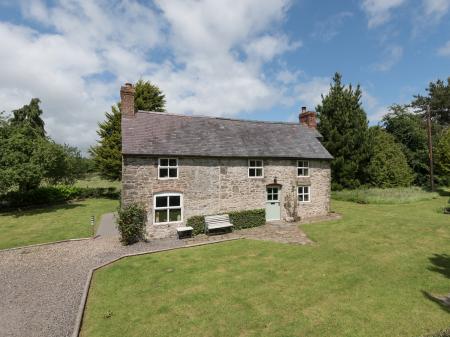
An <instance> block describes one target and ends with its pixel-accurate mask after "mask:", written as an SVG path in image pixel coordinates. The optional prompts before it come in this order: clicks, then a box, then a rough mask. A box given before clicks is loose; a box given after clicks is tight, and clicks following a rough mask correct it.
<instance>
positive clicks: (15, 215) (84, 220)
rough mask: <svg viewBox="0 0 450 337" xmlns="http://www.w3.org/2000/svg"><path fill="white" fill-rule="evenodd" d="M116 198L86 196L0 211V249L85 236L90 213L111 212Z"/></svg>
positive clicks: (89, 229) (97, 218) (88, 233)
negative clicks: (36, 206) (50, 203)
mask: <svg viewBox="0 0 450 337" xmlns="http://www.w3.org/2000/svg"><path fill="white" fill-rule="evenodd" d="M117 205H118V201H117V200H110V199H87V200H84V201H77V202H72V203H68V204H60V205H54V206H46V207H41V208H33V209H30V210H25V211H14V212H8V213H0V233H1V234H0V249H4V248H11V247H18V246H25V245H31V244H35V243H44V242H52V241H58V240H65V239H72V238H82V237H88V236H90V235H91V233H92V228H91V225H90V217H91V215H95V218H96V220H97V221H98V220H99V219H100V216H101V215H102V214H104V213H108V212H113V211H115V210H116V208H117Z"/></svg>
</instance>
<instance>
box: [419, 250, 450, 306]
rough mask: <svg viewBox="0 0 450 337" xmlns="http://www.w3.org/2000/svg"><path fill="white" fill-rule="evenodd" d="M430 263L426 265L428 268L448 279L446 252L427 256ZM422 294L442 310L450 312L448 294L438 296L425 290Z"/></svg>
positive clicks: (449, 274) (449, 259)
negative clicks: (430, 264) (428, 265)
mask: <svg viewBox="0 0 450 337" xmlns="http://www.w3.org/2000/svg"><path fill="white" fill-rule="evenodd" d="M428 259H429V260H430V262H431V263H432V266H430V267H428V270H430V271H433V272H436V273H439V274H441V275H443V276H445V277H447V278H449V279H450V255H448V254H434V255H433V256H432V257H430V258H428ZM422 294H423V296H425V297H426V298H427V299H429V300H430V301H433V302H435V303H437V304H439V306H440V307H441V309H442V310H445V311H447V312H448V313H450V294H447V295H444V296H440V295H433V294H431V293H429V292H427V291H424V290H422Z"/></svg>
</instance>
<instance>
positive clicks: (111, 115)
mask: <svg viewBox="0 0 450 337" xmlns="http://www.w3.org/2000/svg"><path fill="white" fill-rule="evenodd" d="M105 117H106V120H105V121H104V122H102V123H99V124H98V127H99V128H98V131H97V134H98V135H99V137H100V140H99V141H98V144H97V145H96V146H94V147H92V148H91V149H90V152H91V154H92V156H93V158H94V161H95V166H96V167H97V169H98V171H99V173H100V175H101V176H102V177H103V178H105V179H109V180H120V178H121V174H122V135H121V118H122V117H121V114H120V111H119V108H118V107H117V106H112V107H111V112H106V113H105Z"/></svg>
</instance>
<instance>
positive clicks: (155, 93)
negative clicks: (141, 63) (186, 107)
mask: <svg viewBox="0 0 450 337" xmlns="http://www.w3.org/2000/svg"><path fill="white" fill-rule="evenodd" d="M165 104H166V100H165V97H164V94H163V93H162V91H161V90H160V89H159V88H158V87H157V86H156V85H153V84H151V83H150V82H149V81H143V80H139V81H138V82H137V83H136V85H135V96H134V107H135V109H136V110H145V111H159V112H163V111H165ZM105 117H106V120H105V121H104V122H102V123H99V129H98V131H97V134H98V135H99V136H100V139H99V141H98V144H97V145H95V146H93V147H91V149H90V150H89V152H90V153H91V155H92V157H93V159H94V162H95V166H96V168H97V170H98V171H99V173H100V175H101V176H102V177H103V178H105V179H108V180H120V179H121V177H122V130H121V120H122V118H121V113H120V104H117V106H113V107H112V108H111V112H106V113H105Z"/></svg>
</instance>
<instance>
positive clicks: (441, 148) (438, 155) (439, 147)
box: [434, 127, 450, 186]
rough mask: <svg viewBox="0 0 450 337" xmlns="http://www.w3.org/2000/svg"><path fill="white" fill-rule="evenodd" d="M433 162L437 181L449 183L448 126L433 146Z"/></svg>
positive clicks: (449, 140)
mask: <svg viewBox="0 0 450 337" xmlns="http://www.w3.org/2000/svg"><path fill="white" fill-rule="evenodd" d="M434 159H435V163H436V174H437V176H438V182H439V183H441V184H442V185H446V186H449V185H450V127H448V128H447V129H445V130H444V132H443V133H442V135H441V136H440V137H439V140H438V142H437V144H436V146H435V157H434Z"/></svg>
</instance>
